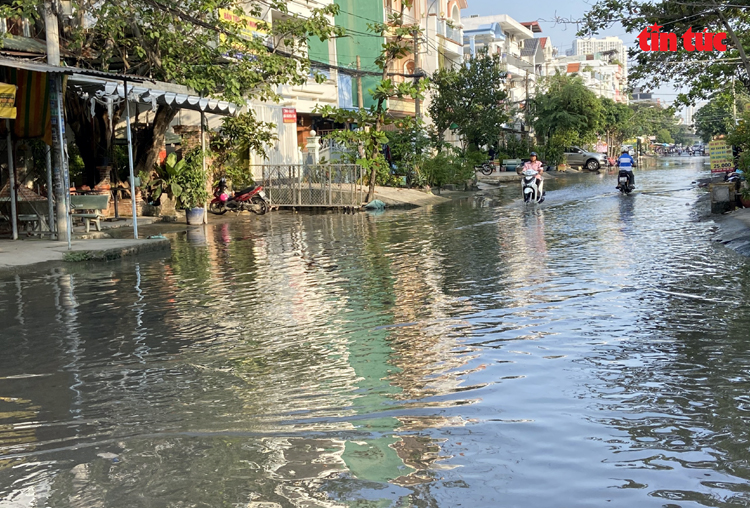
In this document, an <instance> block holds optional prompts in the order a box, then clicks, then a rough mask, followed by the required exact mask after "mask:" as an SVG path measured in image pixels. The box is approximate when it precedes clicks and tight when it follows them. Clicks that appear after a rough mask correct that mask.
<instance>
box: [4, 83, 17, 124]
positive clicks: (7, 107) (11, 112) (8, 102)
mask: <svg viewBox="0 0 750 508" xmlns="http://www.w3.org/2000/svg"><path fill="white" fill-rule="evenodd" d="M15 106H16V85H9V84H7V83H0V118H9V119H11V120H15V119H16V107H15Z"/></svg>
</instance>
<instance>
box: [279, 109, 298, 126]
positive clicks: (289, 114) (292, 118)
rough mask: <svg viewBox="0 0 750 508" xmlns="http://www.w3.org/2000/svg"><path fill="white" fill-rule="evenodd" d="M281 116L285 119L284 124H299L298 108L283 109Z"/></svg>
mask: <svg viewBox="0 0 750 508" xmlns="http://www.w3.org/2000/svg"><path fill="white" fill-rule="evenodd" d="M281 114H282V115H283V117H284V123H297V109H296V108H282V110H281Z"/></svg>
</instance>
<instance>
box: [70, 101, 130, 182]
mask: <svg viewBox="0 0 750 508" xmlns="http://www.w3.org/2000/svg"><path fill="white" fill-rule="evenodd" d="M90 108H91V106H90V103H89V102H88V101H86V100H83V99H81V98H79V97H78V96H77V95H76V94H65V111H66V115H67V122H68V127H69V128H70V129H71V130H72V131H73V134H74V137H75V143H76V146H77V147H78V152H79V154H80V156H81V158H82V159H83V164H84V170H83V183H84V184H85V185H88V186H89V187H91V188H93V187H94V186H95V185H96V184H98V183H99V179H100V175H99V170H98V169H97V166H98V163H99V161H101V160H102V159H104V158H108V157H109V156H110V151H111V148H112V139H113V137H114V136H113V132H112V129H110V127H109V113H108V112H107V108H106V107H104V106H102V105H101V104H98V103H97V104H96V106H95V109H94V116H93V118H91V117H90V115H91V112H90V111H91V109H90ZM120 114H121V110H120V109H119V108H117V107H115V108H113V110H112V126H113V127H114V126H116V125H117V123H118V122H119V121H120Z"/></svg>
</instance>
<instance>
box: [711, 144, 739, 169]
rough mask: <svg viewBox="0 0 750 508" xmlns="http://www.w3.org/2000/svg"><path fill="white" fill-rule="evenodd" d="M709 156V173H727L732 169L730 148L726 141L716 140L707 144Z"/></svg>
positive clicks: (732, 161)
mask: <svg viewBox="0 0 750 508" xmlns="http://www.w3.org/2000/svg"><path fill="white" fill-rule="evenodd" d="M708 149H709V150H710V152H711V153H710V155H711V173H727V172H729V171H731V170H732V168H734V160H733V158H732V147H731V146H729V145H728V144H727V142H726V140H723V139H716V140H714V141H711V142H710V143H709V144H708Z"/></svg>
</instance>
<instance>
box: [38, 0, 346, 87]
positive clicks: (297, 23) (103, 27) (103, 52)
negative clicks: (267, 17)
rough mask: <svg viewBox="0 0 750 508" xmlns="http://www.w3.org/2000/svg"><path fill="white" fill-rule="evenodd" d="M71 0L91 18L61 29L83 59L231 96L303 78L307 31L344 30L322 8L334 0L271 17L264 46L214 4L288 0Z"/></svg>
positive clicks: (255, 7) (331, 9) (241, 7)
mask: <svg viewBox="0 0 750 508" xmlns="http://www.w3.org/2000/svg"><path fill="white" fill-rule="evenodd" d="M24 3H36V4H41V3H42V2H39V1H38V2H28V0H26V1H25V2H24ZM73 3H74V6H75V8H76V9H81V10H84V9H85V11H86V13H87V17H89V18H90V19H92V20H94V23H93V26H86V27H84V26H77V27H75V26H74V27H73V28H70V29H68V30H66V31H65V32H64V33H63V34H61V35H62V37H63V38H64V39H65V40H64V41H63V42H64V44H65V46H66V50H67V51H68V52H69V53H70V54H71V55H72V56H73V57H74V58H75V59H78V60H84V61H86V60H90V59H91V58H92V56H93V55H96V58H97V59H98V60H99V61H100V62H101V63H100V66H101V67H102V68H103V69H104V70H121V71H124V72H127V73H129V74H137V75H142V76H148V77H150V78H153V79H157V80H161V81H169V82H177V83H180V84H183V85H187V86H189V87H191V88H193V89H194V90H198V91H201V92H203V93H205V94H213V95H221V96H223V97H225V98H227V99H229V100H234V101H244V99H245V97H246V96H247V95H252V96H253V97H256V98H260V99H274V98H276V89H277V86H278V85H280V84H287V83H295V84H303V83H305V82H306V81H307V77H308V74H309V69H310V65H309V60H307V59H306V58H304V55H305V52H306V42H307V38H308V37H318V38H320V39H321V40H327V39H328V38H329V37H331V36H340V35H343V30H342V29H341V28H336V27H333V26H332V25H331V24H330V23H329V22H328V20H327V16H329V15H335V14H336V13H338V6H337V5H335V4H332V5H329V6H324V7H321V8H313V9H311V12H312V15H311V16H310V17H309V18H303V17H301V16H298V15H293V14H289V16H288V18H287V19H285V21H283V22H277V23H274V25H273V26H272V27H271V34H272V36H271V40H272V45H273V46H274V49H273V50H272V51H269V49H268V47H267V46H266V41H264V40H263V39H261V38H257V37H250V38H247V39H246V38H244V37H243V35H242V28H243V27H242V26H241V24H240V23H234V22H232V21H227V20H225V19H224V18H223V17H222V16H221V15H220V12H219V9H226V10H230V11H233V12H234V13H235V14H238V15H245V14H246V15H250V16H255V17H259V16H260V15H261V12H262V10H263V9H264V8H266V7H267V6H270V7H272V8H273V9H276V10H279V11H281V12H283V13H287V14H288V13H289V10H288V6H287V4H288V2H284V1H280V0H267V1H263V2H260V1H259V0H250V1H249V2H246V1H241V0H183V1H181V2H179V3H178V4H175V3H167V4H162V3H158V2H154V1H153V0H129V1H127V2H91V1H88V0H75V1H74V2H73ZM266 28H268V27H266ZM282 47H283V50H282ZM225 55H230V56H232V57H231V58H227V57H226V56H225ZM251 55H252V57H250V56H251ZM289 56H291V57H292V58H289Z"/></svg>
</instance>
